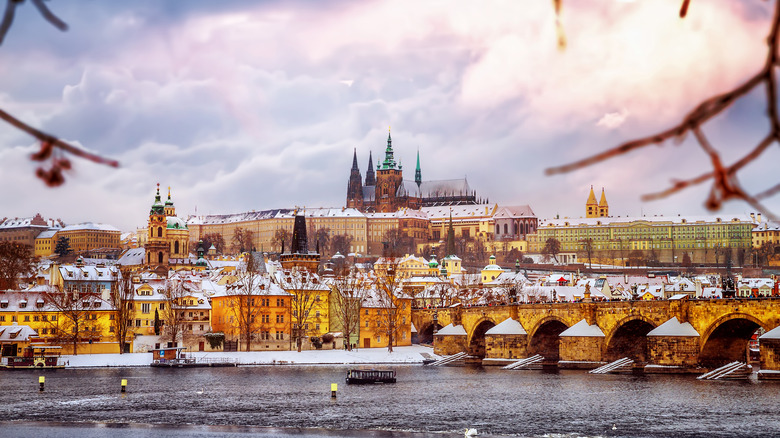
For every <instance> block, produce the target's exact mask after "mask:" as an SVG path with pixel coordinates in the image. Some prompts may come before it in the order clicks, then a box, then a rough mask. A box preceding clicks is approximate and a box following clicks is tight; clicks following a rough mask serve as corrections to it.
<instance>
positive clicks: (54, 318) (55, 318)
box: [51, 315, 57, 333]
mask: <svg viewBox="0 0 780 438" xmlns="http://www.w3.org/2000/svg"><path fill="white" fill-rule="evenodd" d="M51 320H52V321H56V320H57V315H52V316H51ZM52 333H54V332H53V331H52Z"/></svg>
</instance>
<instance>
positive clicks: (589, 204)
mask: <svg viewBox="0 0 780 438" xmlns="http://www.w3.org/2000/svg"><path fill="white" fill-rule="evenodd" d="M598 215H599V203H598V202H596V195H595V194H594V193H593V186H590V194H589V195H588V200H587V201H586V202H585V217H598Z"/></svg>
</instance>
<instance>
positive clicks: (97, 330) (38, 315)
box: [0, 291, 119, 354]
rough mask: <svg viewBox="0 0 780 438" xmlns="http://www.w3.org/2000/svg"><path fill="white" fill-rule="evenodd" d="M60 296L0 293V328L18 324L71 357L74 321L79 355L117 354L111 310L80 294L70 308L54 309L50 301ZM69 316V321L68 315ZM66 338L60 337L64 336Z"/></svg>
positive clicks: (38, 292) (58, 293) (91, 297)
mask: <svg viewBox="0 0 780 438" xmlns="http://www.w3.org/2000/svg"><path fill="white" fill-rule="evenodd" d="M61 294H63V293H62V292H56V291H52V292H49V293H48V294H47V293H45V292H41V291H37V292H2V293H0V326H6V325H13V324H20V325H27V326H30V328H32V329H33V330H35V331H36V332H37V333H38V336H39V338H40V340H41V341H43V342H45V343H48V344H53V345H60V346H62V347H63V350H62V352H63V354H73V342H72V339H70V337H71V335H70V334H71V333H73V330H74V328H73V326H74V324H73V321H74V319H76V320H77V321H78V323H79V338H78V342H77V344H76V345H77V348H78V353H79V354H98V353H119V344H118V343H117V341H116V337H115V336H114V326H113V325H112V320H113V318H114V309H113V308H112V307H111V305H110V303H108V302H107V301H105V300H103V299H101V298H100V297H99V296H98V295H95V294H83V295H82V296H81V298H80V299H79V301H78V302H77V303H76V304H74V305H73V306H72V309H73V310H69V309H70V308H69V309H65V308H64V307H62V303H63V301H61V300H58V302H59V303H60V304H57V305H55V304H54V303H53V299H56V298H55V297H57V296H62V295H61ZM66 314H67V315H72V316H71V317H68V316H67V315H66ZM64 333H65V334H67V335H63V334H64Z"/></svg>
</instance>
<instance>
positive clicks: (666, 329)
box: [647, 316, 699, 336]
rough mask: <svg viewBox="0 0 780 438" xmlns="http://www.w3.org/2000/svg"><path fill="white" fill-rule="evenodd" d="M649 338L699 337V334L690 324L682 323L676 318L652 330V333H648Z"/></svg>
mask: <svg viewBox="0 0 780 438" xmlns="http://www.w3.org/2000/svg"><path fill="white" fill-rule="evenodd" d="M647 336H699V332H697V331H696V329H695V328H693V326H692V325H691V324H690V323H688V322H680V321H678V320H677V317H676V316H675V317H673V318H672V319H670V320H669V321H666V322H665V323H663V324H661V325H659V326H658V327H656V328H654V329H653V330H650V333H648V334H647Z"/></svg>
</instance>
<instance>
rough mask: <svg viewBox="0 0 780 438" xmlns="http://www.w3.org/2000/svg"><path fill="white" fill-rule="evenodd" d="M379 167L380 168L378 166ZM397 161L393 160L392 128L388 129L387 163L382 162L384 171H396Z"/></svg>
mask: <svg viewBox="0 0 780 438" xmlns="http://www.w3.org/2000/svg"><path fill="white" fill-rule="evenodd" d="M377 167H378V166H377ZM395 168H396V167H395V159H394V158H393V139H392V138H391V137H390V128H389V127H388V128H387V148H385V161H384V162H382V169H395Z"/></svg>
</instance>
